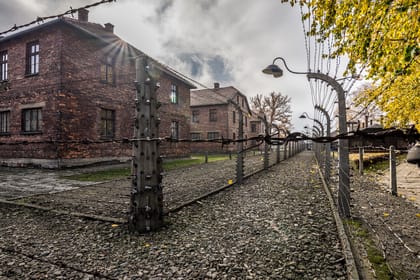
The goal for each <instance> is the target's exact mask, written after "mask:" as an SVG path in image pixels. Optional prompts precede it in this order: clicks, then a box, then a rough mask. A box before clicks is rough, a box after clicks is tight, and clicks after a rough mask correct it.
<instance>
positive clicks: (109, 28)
mask: <svg viewBox="0 0 420 280" xmlns="http://www.w3.org/2000/svg"><path fill="white" fill-rule="evenodd" d="M105 31H107V32H110V33H114V25H113V24H112V23H109V22H108V23H105Z"/></svg>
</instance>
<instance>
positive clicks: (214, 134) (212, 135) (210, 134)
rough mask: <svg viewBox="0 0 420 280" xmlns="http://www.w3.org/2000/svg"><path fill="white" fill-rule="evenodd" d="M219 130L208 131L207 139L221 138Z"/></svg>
mask: <svg viewBox="0 0 420 280" xmlns="http://www.w3.org/2000/svg"><path fill="white" fill-rule="evenodd" d="M219 138H220V137H219V132H208V133H207V139H208V140H214V139H219Z"/></svg>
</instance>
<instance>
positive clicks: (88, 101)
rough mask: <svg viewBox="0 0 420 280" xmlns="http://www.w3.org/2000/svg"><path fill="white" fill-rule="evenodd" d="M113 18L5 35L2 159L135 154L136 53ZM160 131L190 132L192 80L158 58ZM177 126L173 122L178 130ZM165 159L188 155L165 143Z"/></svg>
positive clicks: (92, 159) (55, 160) (0, 48)
mask: <svg viewBox="0 0 420 280" xmlns="http://www.w3.org/2000/svg"><path fill="white" fill-rule="evenodd" d="M140 55H144V54H143V53H142V52H141V51H139V50H138V49H136V48H135V47H133V46H131V45H129V44H128V43H126V42H125V41H123V40H121V39H120V38H119V37H118V36H116V35H115V34H114V32H113V25H112V24H110V23H107V24H105V26H102V25H100V24H96V23H91V22H89V21H88V11H87V10H85V9H81V10H79V15H78V19H72V18H67V17H62V18H58V19H55V20H52V21H49V22H46V23H43V24H41V25H38V26H36V27H33V28H31V29H27V30H24V31H21V32H18V33H15V34H12V35H9V36H7V37H4V38H0V69H1V72H0V78H1V79H0V143H1V145H0V163H1V164H3V165H9V166H25V165H35V166H40V167H47V168H60V167H70V166H78V165H85V164H92V163H97V162H107V161H126V160H128V159H130V158H131V154H132V147H131V143H128V142H127V141H122V139H130V138H132V137H133V131H134V112H135V108H134V100H135V95H136V89H135V84H134V81H135V57H137V56H140ZM153 62H154V63H155V65H156V68H157V69H159V71H158V78H157V80H158V81H159V83H160V88H159V89H158V92H157V95H158V100H159V101H160V103H161V104H162V106H161V107H160V109H159V113H160V115H161V116H162V118H161V119H162V120H161V125H160V136H169V135H171V134H176V137H188V136H189V134H190V132H189V117H190V113H189V106H190V89H192V88H194V86H193V85H192V84H190V83H189V82H188V81H186V80H184V79H183V78H182V77H180V76H178V75H177V74H175V73H174V72H172V71H170V70H169V69H167V68H165V67H163V66H162V65H161V64H159V63H158V62H156V61H154V60H153ZM175 124H176V127H174V126H175ZM161 152H162V154H163V155H166V156H181V155H188V154H189V153H190V150H189V145H187V144H182V145H181V144H180V145H178V146H177V148H176V149H173V147H170V145H169V144H166V143H163V145H162V146H161Z"/></svg>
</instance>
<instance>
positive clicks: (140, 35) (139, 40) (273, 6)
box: [0, 0, 313, 122]
mask: <svg viewBox="0 0 420 280" xmlns="http://www.w3.org/2000/svg"><path fill="white" fill-rule="evenodd" d="M93 2H95V1H94V0H92V1H89V2H86V1H82V0H77V1H76V0H63V1H58V0H36V1H35V0H18V1H2V2H1V3H0V27H1V28H0V29H1V30H4V29H6V27H8V28H10V26H12V25H13V23H20V24H21V23H26V22H28V21H29V20H33V19H35V18H36V16H38V15H39V16H45V15H51V14H57V13H61V12H64V11H66V10H68V9H69V7H70V6H72V7H73V8H78V7H80V6H84V5H87V4H89V3H93ZM6 15H7V16H6ZM89 18H90V20H91V21H93V22H97V23H101V24H104V23H107V22H111V23H113V24H114V25H115V29H114V30H115V33H116V34H118V35H119V36H120V37H121V38H122V39H124V40H126V41H127V42H128V43H130V44H132V45H134V46H135V47H136V48H138V49H140V50H142V51H144V52H145V53H147V54H149V55H151V56H152V57H154V58H156V59H158V60H159V61H161V62H162V63H164V64H167V65H169V66H170V67H172V68H174V69H176V70H177V71H180V72H181V73H183V74H185V75H187V76H189V77H192V78H193V79H195V80H197V81H199V82H200V83H202V84H205V85H207V86H209V87H211V86H212V85H213V82H220V83H221V86H230V85H232V86H234V87H236V88H238V89H239V90H241V92H242V93H244V94H245V95H247V96H248V97H251V96H254V95H256V94H258V93H262V94H268V93H270V92H272V91H276V92H278V91H280V92H282V94H284V95H288V96H290V97H291V98H292V104H291V105H292V106H291V107H292V110H293V112H294V114H293V117H294V121H296V122H299V121H301V120H299V119H298V116H299V115H300V114H301V113H302V112H303V111H306V112H308V113H309V114H310V113H311V112H313V105H312V102H311V97H310V87H309V84H308V82H307V79H306V77H305V75H293V74H290V73H287V72H285V75H284V77H282V78H281V79H274V78H272V77H269V76H267V75H263V74H262V73H261V69H262V68H264V67H265V66H266V65H268V64H269V63H271V61H272V60H273V58H275V57H276V56H282V57H284V58H285V59H286V61H287V63H288V66H289V67H290V68H291V69H293V70H296V71H306V70H307V61H306V51H305V41H304V36H303V30H302V22H301V20H300V12H299V9H298V8H296V7H295V8H291V7H290V5H288V4H282V3H281V1H278V0H265V1H255V0H217V1H216V0H199V1H198V0H182V1H172V0H153V1H150V0H118V1H117V2H112V3H109V4H104V5H99V6H97V7H93V8H91V9H90V13H89ZM282 67H283V66H282Z"/></svg>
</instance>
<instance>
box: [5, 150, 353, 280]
mask: <svg viewBox="0 0 420 280" xmlns="http://www.w3.org/2000/svg"><path fill="white" fill-rule="evenodd" d="M207 168H208V169H207V174H208V175H207V177H209V176H210V177H211V169H210V168H209V167H207ZM209 174H210V175H209ZM207 177H202V178H201V179H202V180H205V178H207ZM0 216H1V217H2V219H1V220H0V225H1V227H0V267H1V268H2V269H1V270H0V279H1V277H3V278H6V279H7V278H11V279H24V278H31V277H32V278H33V279H44V278H54V279H59V277H65V278H63V279H102V278H104V279H346V271H345V264H344V263H343V255H342V253H341V246H340V242H339V240H338V237H337V231H336V228H335V223H334V219H333V216H332V213H331V209H330V208H329V204H328V200H327V197H326V195H325V193H324V192H323V188H322V187H321V183H320V179H319V178H318V173H317V172H315V166H314V162H313V161H312V156H311V154H310V153H308V152H304V153H301V154H299V155H298V156H296V157H294V158H292V159H289V160H287V161H286V162H283V163H281V164H279V165H277V166H275V167H273V168H271V169H270V170H268V171H266V172H262V173H260V174H258V175H255V176H253V177H252V178H250V179H248V180H246V181H245V182H244V184H243V185H241V186H232V187H231V188H229V189H228V190H226V191H224V192H221V193H219V194H217V195H215V196H212V197H209V198H207V199H205V200H202V201H201V202H200V203H197V204H194V205H191V206H189V207H186V208H183V209H182V210H181V211H179V212H177V213H174V214H170V215H169V216H168V217H167V218H166V226H165V227H164V228H163V229H161V230H160V231H158V232H153V233H149V234H143V235H138V234H130V233H129V232H128V230H127V227H126V226H125V225H119V226H115V225H112V224H109V223H104V222H99V221H93V220H86V219H80V218H77V217H73V216H66V215H59V214H54V213H52V212H45V211H38V210H31V209H27V208H23V207H17V206H10V205H0ZM20 264H22V265H20Z"/></svg>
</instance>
